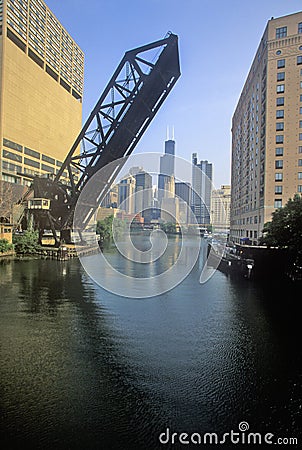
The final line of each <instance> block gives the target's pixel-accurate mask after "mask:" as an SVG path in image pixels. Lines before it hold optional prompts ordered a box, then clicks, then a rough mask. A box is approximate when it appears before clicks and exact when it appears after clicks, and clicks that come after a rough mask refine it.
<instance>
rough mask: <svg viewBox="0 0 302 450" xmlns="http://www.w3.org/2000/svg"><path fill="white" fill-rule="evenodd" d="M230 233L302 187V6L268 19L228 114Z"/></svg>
mask: <svg viewBox="0 0 302 450" xmlns="http://www.w3.org/2000/svg"><path fill="white" fill-rule="evenodd" d="M231 186H232V193H231V199H232V200H231V227H230V228H231V229H230V239H231V240H232V241H233V242H235V243H240V242H242V241H244V240H249V241H251V242H252V243H254V244H257V243H258V239H259V237H260V236H261V234H262V229H263V225H264V224H265V222H268V221H270V220H271V218H272V212H273V211H275V210H276V209H277V208H280V207H282V206H284V205H285V204H286V202H287V201H288V199H289V198H292V197H293V195H294V194H296V193H302V12H299V13H295V14H290V15H288V16H284V17H280V18H276V19H275V18H272V19H271V20H269V21H268V23H267V26H266V29H265V31H264V34H263V36H262V39H261V41H260V44H259V47H258V49H257V51H256V55H255V57H254V60H253V62H252V66H251V69H250V71H249V73H248V76H247V79H246V82H245V85H244V87H243V90H242V92H241V95H240V98H239V101H238V104H237V107H236V109H235V113H234V115H233V120H232V177H231Z"/></svg>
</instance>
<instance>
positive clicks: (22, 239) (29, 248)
mask: <svg viewBox="0 0 302 450" xmlns="http://www.w3.org/2000/svg"><path fill="white" fill-rule="evenodd" d="M13 244H14V248H15V251H16V253H17V254H20V255H33V254H35V253H37V252H38V250H39V249H40V245H39V233H38V231H24V232H23V233H22V234H20V235H18V234H17V235H14V236H13Z"/></svg>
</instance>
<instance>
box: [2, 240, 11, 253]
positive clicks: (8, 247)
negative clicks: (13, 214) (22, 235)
mask: <svg viewBox="0 0 302 450" xmlns="http://www.w3.org/2000/svg"><path fill="white" fill-rule="evenodd" d="M13 248H14V246H13V244H10V243H9V242H8V240H7V239H0V253H5V252H8V251H10V250H13Z"/></svg>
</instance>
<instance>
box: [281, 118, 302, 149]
mask: <svg viewBox="0 0 302 450" xmlns="http://www.w3.org/2000/svg"><path fill="white" fill-rule="evenodd" d="M280 123H281V124H282V123H283V122H280ZM276 125H278V123H277V124H276ZM276 128H277V127H276ZM277 131H279V130H277ZM299 141H302V133H299ZM276 144H284V135H283V134H278V135H277V136H276Z"/></svg>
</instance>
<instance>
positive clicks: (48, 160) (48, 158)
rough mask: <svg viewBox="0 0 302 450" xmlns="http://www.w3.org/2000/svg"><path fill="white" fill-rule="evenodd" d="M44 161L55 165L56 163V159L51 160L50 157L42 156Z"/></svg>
mask: <svg viewBox="0 0 302 450" xmlns="http://www.w3.org/2000/svg"><path fill="white" fill-rule="evenodd" d="M42 161H45V162H48V163H49V164H53V165H55V163H56V161H55V159H54V158H50V156H46V155H42Z"/></svg>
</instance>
